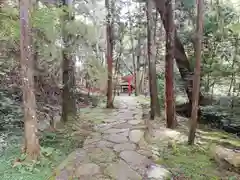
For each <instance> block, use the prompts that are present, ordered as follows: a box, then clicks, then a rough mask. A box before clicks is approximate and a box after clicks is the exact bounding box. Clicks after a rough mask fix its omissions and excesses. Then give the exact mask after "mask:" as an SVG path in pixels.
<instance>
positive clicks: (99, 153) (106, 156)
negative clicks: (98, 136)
mask: <svg viewBox="0 0 240 180" xmlns="http://www.w3.org/2000/svg"><path fill="white" fill-rule="evenodd" d="M88 156H89V159H90V160H91V161H92V162H95V163H98V164H99V163H104V164H105V163H111V162H114V161H115V160H116V158H117V156H116V154H115V153H114V151H113V150H112V149H110V148H94V149H90V150H89V151H88Z"/></svg>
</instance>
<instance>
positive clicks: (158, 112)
mask: <svg viewBox="0 0 240 180" xmlns="http://www.w3.org/2000/svg"><path fill="white" fill-rule="evenodd" d="M152 3H153V2H152ZM157 19H158V13H157V11H156V13H155V18H154V21H155V22H154V34H153V39H154V48H155V49H154V50H155V57H154V68H153V69H152V74H153V77H155V78H154V81H155V82H154V84H153V89H155V91H156V92H157V93H156V97H155V98H156V115H157V116H158V117H160V116H161V110H160V101H159V98H158V85H157V84H158V79H157V70H156V65H157V59H158V45H157ZM160 30H161V29H160Z"/></svg>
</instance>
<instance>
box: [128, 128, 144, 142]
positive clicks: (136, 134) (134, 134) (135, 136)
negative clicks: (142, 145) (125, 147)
mask: <svg viewBox="0 0 240 180" xmlns="http://www.w3.org/2000/svg"><path fill="white" fill-rule="evenodd" d="M143 135H144V132H143V131H142V130H139V129H135V130H132V131H130V132H129V139H130V141H132V142H134V143H138V142H139V141H140V140H141V139H142V137H143Z"/></svg>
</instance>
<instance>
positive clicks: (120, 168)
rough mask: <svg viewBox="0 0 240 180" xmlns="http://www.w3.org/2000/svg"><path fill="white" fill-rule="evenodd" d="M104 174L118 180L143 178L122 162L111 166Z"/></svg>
mask: <svg viewBox="0 0 240 180" xmlns="http://www.w3.org/2000/svg"><path fill="white" fill-rule="evenodd" d="M104 174H106V175H107V176H110V177H111V178H113V179H116V180H140V179H142V177H141V176H140V175H139V174H138V173H137V172H136V171H134V170H132V169H131V168H130V167H129V165H128V164H127V163H125V162H124V161H122V160H120V161H119V162H117V163H115V164H111V165H109V166H108V167H107V168H106V169H105V171H104Z"/></svg>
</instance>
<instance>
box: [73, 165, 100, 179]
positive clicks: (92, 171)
mask: <svg viewBox="0 0 240 180" xmlns="http://www.w3.org/2000/svg"><path fill="white" fill-rule="evenodd" d="M100 173H101V171H100V167H99V166H98V165H97V164H94V163H88V164H83V165H81V166H79V167H78V168H77V169H76V176H77V177H81V176H93V175H96V174H100Z"/></svg>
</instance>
